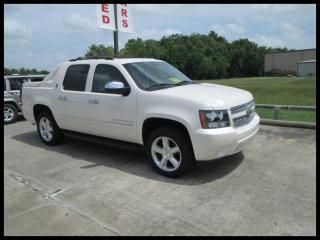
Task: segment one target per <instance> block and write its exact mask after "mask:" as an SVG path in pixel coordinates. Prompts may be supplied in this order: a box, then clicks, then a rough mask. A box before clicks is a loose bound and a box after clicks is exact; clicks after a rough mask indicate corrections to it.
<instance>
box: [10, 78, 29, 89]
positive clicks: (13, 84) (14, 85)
mask: <svg viewBox="0 0 320 240" xmlns="http://www.w3.org/2000/svg"><path fill="white" fill-rule="evenodd" d="M8 79H9V84H10V91H15V90H20V89H21V87H22V84H23V83H24V82H27V81H28V78H11V77H10V78H8Z"/></svg>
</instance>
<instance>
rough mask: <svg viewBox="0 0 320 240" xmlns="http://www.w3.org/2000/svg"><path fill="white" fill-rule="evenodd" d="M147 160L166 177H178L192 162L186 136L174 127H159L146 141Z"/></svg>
mask: <svg viewBox="0 0 320 240" xmlns="http://www.w3.org/2000/svg"><path fill="white" fill-rule="evenodd" d="M146 148H147V155H148V158H149V161H150V162H151V164H152V166H153V167H154V168H155V170H156V171H157V172H159V173H161V174H162V175H164V176H167V177H179V176H181V175H183V174H184V173H185V172H186V171H187V170H189V169H190V168H191V167H192V166H193V164H194V162H195V161H194V156H193V151H192V145H191V143H190V141H189V138H188V136H187V135H186V134H185V133H184V132H183V131H180V130H177V129H174V128H169V127H166V128H159V129H157V130H155V131H154V132H152V133H151V134H150V136H149V137H148V139H147V143H146Z"/></svg>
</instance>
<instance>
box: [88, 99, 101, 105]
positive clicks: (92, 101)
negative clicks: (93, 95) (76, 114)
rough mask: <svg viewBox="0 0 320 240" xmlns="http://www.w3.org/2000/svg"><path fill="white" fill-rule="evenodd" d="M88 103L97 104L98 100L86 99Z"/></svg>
mask: <svg viewBox="0 0 320 240" xmlns="http://www.w3.org/2000/svg"><path fill="white" fill-rule="evenodd" d="M88 103H90V104H99V101H98V100H97V99H90V100H88Z"/></svg>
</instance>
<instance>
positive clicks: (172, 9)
mask: <svg viewBox="0 0 320 240" xmlns="http://www.w3.org/2000/svg"><path fill="white" fill-rule="evenodd" d="M130 6H131V7H132V12H133V14H142V15H154V14H156V15H172V14H174V13H176V12H177V11H179V10H181V9H182V8H183V9H184V10H185V7H186V6H189V5H188V4H130ZM173 16H174V15H173Z"/></svg>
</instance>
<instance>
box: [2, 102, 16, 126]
mask: <svg viewBox="0 0 320 240" xmlns="http://www.w3.org/2000/svg"><path fill="white" fill-rule="evenodd" d="M3 110H4V113H3V115H4V116H3V117H4V119H3V122H4V124H10V123H14V122H16V120H17V117H18V110H17V108H16V107H15V106H14V105H13V104H4V106H3Z"/></svg>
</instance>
